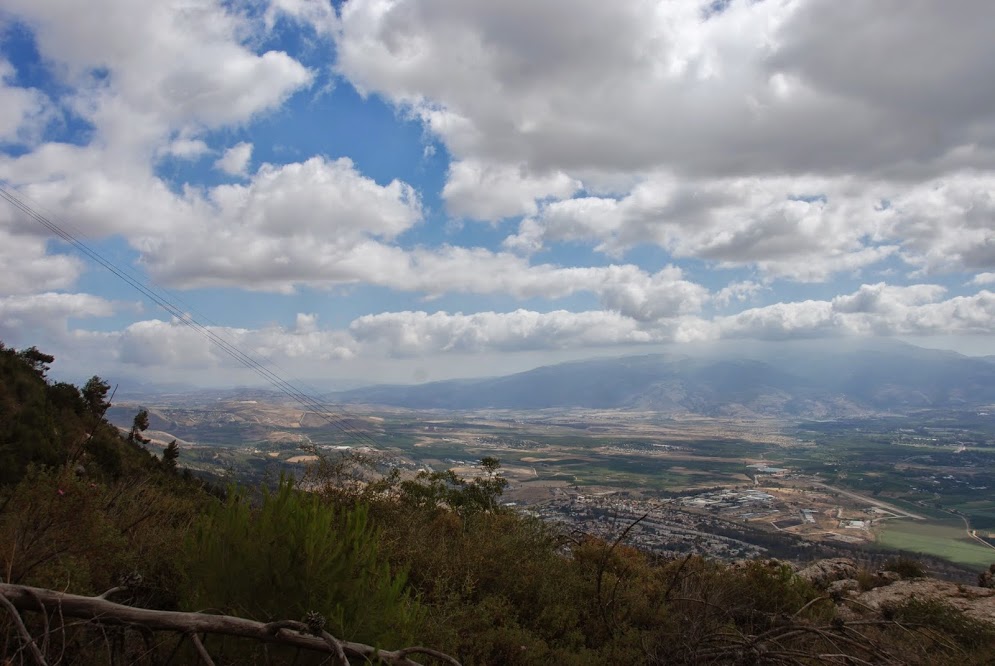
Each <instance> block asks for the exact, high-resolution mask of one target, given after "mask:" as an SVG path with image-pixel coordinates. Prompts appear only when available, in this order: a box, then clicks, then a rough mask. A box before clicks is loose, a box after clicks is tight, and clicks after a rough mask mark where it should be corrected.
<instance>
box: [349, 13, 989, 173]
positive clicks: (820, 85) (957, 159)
mask: <svg viewBox="0 0 995 666" xmlns="http://www.w3.org/2000/svg"><path fill="white" fill-rule="evenodd" d="M709 4H710V3H709V2H707V1H706V0H684V1H680V2H667V3H645V2H640V1H639V0H620V1H619V2H613V3H608V4H606V3H603V2H598V1H597V0H578V1H573V2H546V3H514V2H505V3H498V4H495V3H492V2H488V1H487V0H423V1H419V2H414V1H411V0H389V1H385V0H353V1H352V2H349V3H347V4H346V5H345V6H344V7H343V9H342V17H341V18H342V20H341V28H340V32H339V34H338V53H339V61H338V68H339V70H340V71H341V72H342V73H343V74H344V75H345V76H347V77H348V78H349V79H350V80H351V81H353V82H354V83H355V84H356V85H357V86H358V87H359V88H360V89H361V90H363V91H367V92H378V93H381V94H383V95H385V96H386V97H387V98H388V99H391V100H394V101H395V102H396V103H398V104H401V105H404V106H406V107H409V108H411V109H412V110H413V111H414V112H415V113H417V114H419V115H420V116H421V117H422V118H423V119H424V120H425V122H426V123H427V124H428V125H429V127H430V128H431V129H432V131H433V132H435V133H436V134H438V135H439V136H440V137H441V138H442V139H443V140H444V141H445V142H446V144H447V146H448V147H449V149H450V151H451V152H452V153H453V154H454V155H456V157H457V158H459V159H477V160H481V161H489V162H492V163H499V164H508V163H511V164H515V163H519V162H525V163H526V164H527V165H528V168H529V169H533V170H538V171H545V170H550V169H552V170H561V171H565V172H567V173H576V172H577V170H578V169H584V168H589V169H601V170H605V171H620V170H621V171H635V172H641V171H645V170H650V169H656V168H661V167H666V168H673V169H676V170H679V171H681V172H685V173H691V172H694V173H711V174H722V175H731V174H745V173H749V174H755V173H761V172H766V173H784V172H792V173H803V172H823V173H826V174H830V173H838V172H840V171H861V172H869V171H876V170H887V171H892V170H895V169H899V170H904V171H915V170H921V169H924V168H925V169H928V168H929V165H934V166H936V165H940V164H948V163H950V162H951V161H952V163H953V164H954V165H958V164H959V165H960V166H968V165H971V166H978V165H986V166H990V165H991V164H992V156H993V151H992V148H993V143H992V140H991V136H992V134H991V130H992V129H993V126H995V113H993V111H992V109H993V108H995V93H993V92H992V91H991V89H990V86H982V85H978V82H979V81H984V80H985V76H986V72H987V63H989V62H991V61H992V60H993V59H995V47H993V46H992V44H991V40H989V39H988V38H987V36H986V34H985V33H984V30H985V26H988V25H991V23H992V22H993V21H995V7H993V6H992V5H990V4H989V3H984V2H972V3H961V4H958V5H957V7H955V8H949V7H946V6H944V7H939V6H936V5H933V4H931V3H925V2H923V3H912V4H909V3H897V2H881V3H856V2H842V3H841V2H832V1H831V0H810V1H808V2H802V1H798V2H789V1H783V0H778V1H772V2H750V1H748V0H734V1H733V2H730V3H728V5H727V6H726V7H725V9H724V10H723V11H722V12H720V13H712V14H711V15H710V16H709V15H708V13H707V12H706V11H705V10H706V8H707V7H708V5H709ZM896 16H897V17H898V18H896ZM970 145H975V146H977V148H978V150H976V151H975V152H974V153H973V154H961V155H959V156H952V153H951V151H953V150H954V149H956V148H958V147H960V146H970Z"/></svg>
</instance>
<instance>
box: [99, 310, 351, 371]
mask: <svg viewBox="0 0 995 666" xmlns="http://www.w3.org/2000/svg"><path fill="white" fill-rule="evenodd" d="M206 330H207V331H208V332H210V334H211V335H212V336H215V337H216V338H219V339H221V340H224V341H225V342H226V343H228V344H230V345H232V346H234V347H235V348H237V349H239V350H240V351H241V352H243V353H244V354H245V355H246V356H247V357H249V358H251V359H254V360H255V361H257V362H260V363H263V364H267V365H268V366H273V365H274V364H275V365H277V366H279V365H280V364H281V363H284V362H287V361H288V360H293V359H304V360H307V361H309V362H311V363H317V362H328V361H332V360H341V359H346V358H350V357H351V356H352V355H353V351H352V349H351V347H352V345H353V343H352V341H351V340H350V339H349V337H348V336H347V335H346V334H345V333H343V332H341V331H319V330H318V329H317V328H310V329H307V330H300V329H299V328H298V329H296V330H288V329H285V328H282V327H279V326H270V327H267V328H262V329H255V330H253V329H244V328H231V327H219V326H208V327H206ZM104 344H107V345H109V346H110V347H111V348H112V349H114V350H115V352H116V353H117V357H118V360H119V361H120V362H122V363H125V364H128V365H133V366H139V367H150V368H151V367H157V366H163V367H172V368H197V369H201V370H203V369H205V368H227V369H229V370H231V369H236V368H244V367H245V366H243V365H242V363H241V362H240V361H239V360H237V359H235V358H233V357H231V356H229V355H227V354H226V353H225V352H224V350H223V349H222V348H221V347H219V346H218V345H216V344H214V342H212V341H211V340H210V339H209V338H208V337H207V336H206V335H205V334H204V333H201V332H200V331H197V330H194V329H193V328H190V327H189V326H187V325H185V324H183V323H182V322H181V321H179V320H176V319H173V320H171V321H168V322H167V321H162V320H158V319H151V320H145V321H138V322H135V323H133V324H131V325H129V326H128V327H127V328H125V329H124V330H123V331H121V332H120V333H115V334H113V335H112V336H110V338H109V339H107V340H105V342H104Z"/></svg>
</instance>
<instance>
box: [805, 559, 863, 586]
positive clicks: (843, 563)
mask: <svg viewBox="0 0 995 666" xmlns="http://www.w3.org/2000/svg"><path fill="white" fill-rule="evenodd" d="M798 575H799V577H801V578H802V579H804V580H807V581H808V582H810V583H812V585H814V586H815V587H819V588H824V587H826V586H827V585H829V584H830V583H832V582H833V581H838V580H846V579H848V578H856V576H857V565H856V564H855V563H854V561H853V560H851V559H850V558H848V557H835V558H831V559H828V560H819V561H818V562H815V563H814V564H811V565H809V566H807V567H805V568H804V569H802V570H801V571H799V572H798Z"/></svg>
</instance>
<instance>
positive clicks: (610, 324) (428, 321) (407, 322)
mask: <svg viewBox="0 0 995 666" xmlns="http://www.w3.org/2000/svg"><path fill="white" fill-rule="evenodd" d="M349 332H350V333H351V334H352V335H353V336H354V337H355V338H356V339H357V340H358V341H360V342H363V343H367V344H380V345H383V346H385V347H386V348H387V350H388V352H389V353H391V354H393V355H396V356H414V355H422V354H435V353H440V352H478V351H493V350H497V351H523V350H535V349H560V348H565V347H592V346H600V345H616V344H623V343H648V342H653V341H662V340H663V339H664V338H665V336H664V335H663V334H660V333H658V332H655V331H648V330H643V329H642V328H641V327H640V326H639V325H638V323H637V322H635V321H634V320H632V319H630V318H628V317H624V316H622V315H620V314H618V313H613V312H603V311H590V312H568V311H566V310H556V311H553V312H547V313H540V312H533V311H531V310H516V311H514V312H507V313H499V312H478V313H474V314H462V313H455V314H450V313H447V312H435V313H431V314H430V313H427V312H385V313H382V314H376V315H366V316H363V317H360V318H358V319H356V320H355V321H353V322H352V324H350V326H349Z"/></svg>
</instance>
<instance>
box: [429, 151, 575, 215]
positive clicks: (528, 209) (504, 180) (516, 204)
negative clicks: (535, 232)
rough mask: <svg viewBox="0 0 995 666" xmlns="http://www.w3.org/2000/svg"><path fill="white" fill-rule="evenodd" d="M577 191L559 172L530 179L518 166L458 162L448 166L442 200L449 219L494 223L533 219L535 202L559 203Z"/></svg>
mask: <svg viewBox="0 0 995 666" xmlns="http://www.w3.org/2000/svg"><path fill="white" fill-rule="evenodd" d="M580 187H581V183H580V182H579V181H577V180H575V179H573V178H570V177H569V176H567V175H566V174H564V173H562V172H559V173H551V174H546V175H533V174H529V173H528V172H527V171H526V170H525V169H524V167H523V166H521V165H519V166H509V165H494V166H490V165H484V164H481V163H479V162H474V161H461V162H453V163H452V164H450V166H449V174H448V177H447V179H446V185H445V187H444V188H443V190H442V198H443V199H445V201H446V207H447V209H448V210H449V212H450V213H451V214H453V215H458V216H460V217H468V218H473V219H477V220H487V221H492V222H496V221H498V220H501V219H503V218H506V217H515V216H518V215H533V214H535V212H536V210H537V207H536V200H537V199H545V198H548V197H551V198H555V199H563V198H566V197H569V196H570V195H572V194H573V193H574V192H576V191H577V190H578V189H580Z"/></svg>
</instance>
